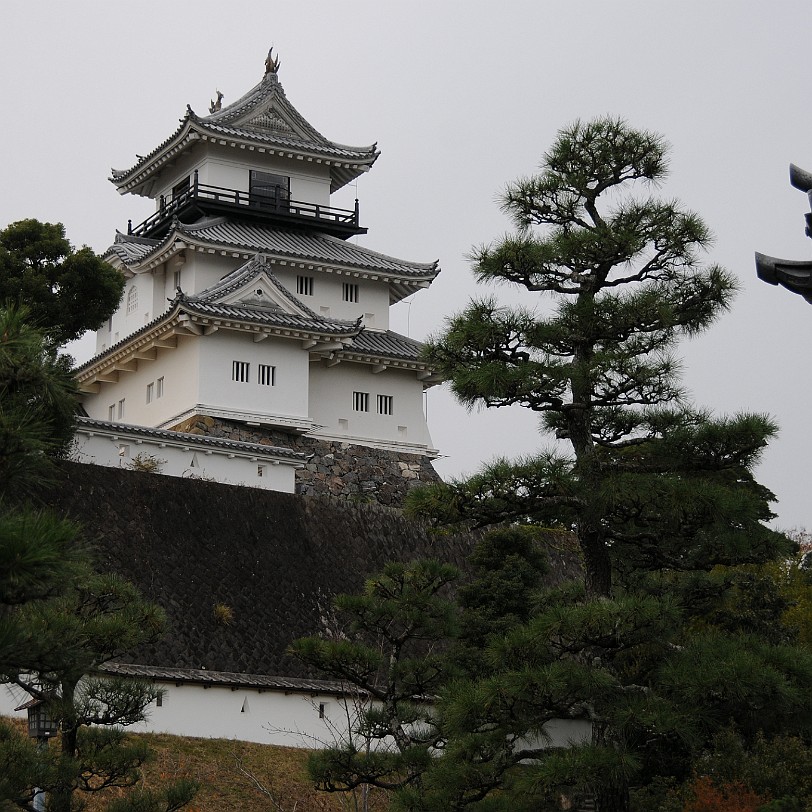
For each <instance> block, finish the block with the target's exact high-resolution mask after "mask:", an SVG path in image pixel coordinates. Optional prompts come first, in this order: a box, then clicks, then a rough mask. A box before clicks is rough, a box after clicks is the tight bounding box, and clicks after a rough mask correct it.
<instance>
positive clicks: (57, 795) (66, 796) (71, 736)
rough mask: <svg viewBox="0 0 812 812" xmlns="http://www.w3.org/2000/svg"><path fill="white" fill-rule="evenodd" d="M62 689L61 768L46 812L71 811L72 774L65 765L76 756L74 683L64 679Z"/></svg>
mask: <svg viewBox="0 0 812 812" xmlns="http://www.w3.org/2000/svg"><path fill="white" fill-rule="evenodd" d="M60 687H61V690H62V703H63V704H62V714H63V715H62V723H61V728H62V730H61V738H62V742H61V744H62V747H61V750H62V753H61V759H62V763H63V769H62V771H61V777H60V781H59V783H58V784H57V786H56V787H55V788H54V790H53V792H52V793H51V797H50V798H49V803H48V812H71V805H72V801H73V790H74V776H73V771H72V770H66V769H65V766H66V765H67V764H69V763H70V762H71V761H72V760H73V759H74V758H75V757H76V739H77V733H78V725H77V724H76V711H75V709H74V707H73V696H74V692H75V690H76V683H74V682H67V681H64V682H63V683H62V685H61V686H60Z"/></svg>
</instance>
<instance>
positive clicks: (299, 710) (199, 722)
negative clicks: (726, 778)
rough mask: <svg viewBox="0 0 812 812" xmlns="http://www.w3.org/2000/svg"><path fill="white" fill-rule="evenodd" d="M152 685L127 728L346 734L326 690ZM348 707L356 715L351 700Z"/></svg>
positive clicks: (554, 732) (571, 740) (318, 738)
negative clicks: (153, 691) (156, 697)
mask: <svg viewBox="0 0 812 812" xmlns="http://www.w3.org/2000/svg"><path fill="white" fill-rule="evenodd" d="M156 685H157V686H158V687H160V688H163V689H164V690H165V691H166V693H165V695H164V697H163V699H162V704H161V706H160V707H158V706H157V705H156V703H154V702H153V703H152V704H151V705H150V707H149V710H148V713H149V718H148V719H147V721H146V722H143V723H141V724H138V725H134V726H133V727H131V728H129V729H130V730H133V731H136V732H154V733H170V734H174V735H183V736H196V737H200V738H209V739H215V738H217V739H236V740H238V741H250V742H259V743H261V744H276V745H282V746H285V747H304V748H310V749H316V748H320V747H323V746H326V745H330V744H335V743H337V742H339V741H343V740H345V738H346V736H347V732H348V721H347V711H346V708H345V705H344V700H343V699H341V698H339V697H335V696H331V695H328V694H315V695H311V694H302V693H290V694H287V695H286V694H285V693H284V692H281V691H264V692H262V693H260V692H259V691H258V690H257V689H252V688H239V689H237V690H233V691H232V690H231V689H230V688H229V687H226V686H212V687H209V688H204V687H203V686H202V685H192V684H183V685H180V686H177V685H176V684H175V683H174V682H157V683H156ZM27 699H28V695H27V694H26V693H25V692H24V691H22V690H21V689H20V688H16V687H13V686H0V714H2V715H4V716H22V717H24V716H25V712H24V711H22V712H18V713H14V710H13V709H14V708H15V707H17V706H19V705H20V704H22V703H23V702H25V701H26V700H27ZM320 704H323V705H324V718H319V705H320ZM349 711H350V718H351V719H354V718H355V708H354V706H353V705H352V701H351V700H350V705H349ZM591 731H592V728H591V725H590V723H589V722H587V721H583V720H576V719H557V720H554V721H552V722H549V723H548V724H547V725H545V734H546V735H547V736H548V737H549V738H548V739H545V740H544V741H543V745H546V746H550V747H566V746H568V745H572V744H579V743H584V742H588V741H589V740H590V737H591Z"/></svg>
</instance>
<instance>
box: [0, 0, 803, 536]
mask: <svg viewBox="0 0 812 812" xmlns="http://www.w3.org/2000/svg"><path fill="white" fill-rule="evenodd" d="M810 31H812V3H810V2H809V0H773V2H771V3H766V2H763V0H696V1H695V2H693V1H692V2H686V1H685V0H683V1H682V2H681V1H680V0H676V1H672V2H668V3H665V2H657V0H622V1H621V2H612V0H580V2H569V1H565V2H549V1H548V0H502V2H482V1H480V0H459V2H450V1H445V2H444V1H443V0H431V2H429V1H428V0H426V1H425V2H421V0H409V2H401V1H400V0H389V2H361V0H346V1H345V2H338V0H310V1H309V2H307V3H301V2H297V3H294V2H286V3H283V2H274V1H273V0H263V2H253V1H252V2H231V3H223V2H221V0H218V2H211V1H210V0H194V2H186V1H185V0H173V1H172V2H167V0H158V1H157V2H156V0H139V1H138V2H133V3H124V2H110V1H109V0H105V1H104V2H103V1H102V0H99V2H90V0H73V1H72V2H70V3H66V2H59V0H52V1H51V2H42V1H41V0H3V3H2V5H1V6H0V38H2V47H0V75H2V76H3V78H4V81H3V84H2V91H1V94H2V95H1V96H0V99H2V101H1V102H0V103H1V104H2V129H1V130H0V133H1V134H0V139H2V141H1V142H0V143H1V144H2V165H3V167H4V178H3V192H2V195H0V225H5V224H6V223H9V222H12V221H14V220H19V219H22V218H25V217H36V218H39V219H41V220H47V221H51V222H54V221H61V222H64V223H65V225H66V227H67V231H68V236H69V238H70V239H71V240H72V242H74V243H75V244H76V245H81V244H88V245H90V246H91V247H92V248H94V249H95V250H97V251H99V252H101V251H103V250H104V249H105V248H106V247H107V246H108V245H109V244H110V243H111V242H112V240H113V237H114V235H115V231H116V229H122V230H125V229H126V225H127V219H128V218H132V220H133V221H134V222H139V221H141V220H142V219H144V218H145V217H146V216H147V215H148V214H149V213H150V212H151V203H150V201H148V200H145V199H142V198H134V197H124V198H122V197H120V196H119V195H118V194H117V192H116V191H115V189H114V187H113V186H112V184H110V183H109V181H108V180H107V178H108V177H109V174H110V168H111V167H115V168H128V167H130V166H131V165H132V164H133V163H134V162H135V154H136V153H138V154H142V155H143V154H145V153H147V152H149V151H150V150H151V149H153V148H154V147H155V146H157V145H158V144H159V143H160V142H161V141H163V140H164V139H165V138H167V137H168V136H169V135H170V134H171V133H172V132H173V131H174V130H175V128H176V126H177V122H178V119H179V118H180V117H181V116H182V115H183V113H184V110H185V108H186V105H187V104H190V105H191V107H192V108H193V109H194V110H195V111H196V112H198V113H201V114H205V113H206V112H207V110H208V105H209V101H210V99H211V98H213V97H214V96H215V91H216V90H217V89H219V90H221V91H222V92H223V94H224V104H229V103H230V102H233V101H235V100H236V99H237V98H238V97H239V96H240V95H242V94H243V93H244V92H245V91H246V90H248V89H250V88H251V87H253V85H254V84H256V82H258V81H259V79H260V78H261V77H262V74H263V72H264V64H263V63H264V59H265V55H266V53H267V50H268V47H269V46H270V45H271V44H273V45H274V46H275V50H276V52H277V53H278V54H279V57H280V59H281V62H282V66H281V69H280V73H279V76H280V81H281V82H282V85H283V86H284V88H285V91H286V93H287V96H288V98H289V99H290V101H291V102H292V103H293V105H294V106H295V107H296V108H297V109H298V110H299V112H301V113H302V114H303V115H304V116H305V118H307V119H308V121H310V123H311V124H313V126H315V127H316V128H317V129H318V130H320V131H321V132H322V133H324V135H326V136H327V137H328V138H330V139H332V140H335V141H339V142H342V143H348V144H357V145H362V144H368V143H371V142H373V141H377V142H378V146H379V148H380V149H381V151H382V155H381V157H380V158H379V160H378V162H377V163H376V165H375V167H374V168H373V170H372V172H370V173H369V174H368V175H365V176H363V177H362V178H361V179H360V180H359V181H358V184H357V189H356V188H351V189H349V190H347V193H346V194H345V195H344V196H343V197H337V198H336V199H335V205H343V203H346V204H347V205H351V199H352V197H354V196H355V194H356V192H357V195H358V197H359V198H360V206H361V219H362V224H363V225H365V226H366V227H367V228H368V229H369V234H368V235H367V236H365V237H362V238H360V242H361V243H362V244H364V245H366V246H368V247H370V248H373V249H375V250H379V251H383V252H385V253H388V254H392V255H394V256H398V257H401V258H404V259H411V260H417V261H431V260H434V259H439V260H440V265H441V267H442V273H441V275H440V277H439V278H438V280H437V281H436V282H435V283H434V285H433V286H432V287H431V288H430V289H429V290H428V291H424V292H421V293H420V294H418V295H416V296H414V297H412V299H410V304H409V303H407V304H401V305H398V306H397V307H396V308H395V313H394V323H393V327H394V329H398V330H400V331H401V332H409V333H410V334H411V335H412V336H413V337H416V338H423V337H425V336H426V335H427V334H429V333H431V332H433V331H435V330H437V329H438V328H439V327H440V326H441V324H442V321H443V318H444V317H445V316H447V315H449V314H450V313H452V312H454V311H456V310H459V309H461V308H462V307H463V306H464V304H465V303H466V301H467V300H468V298H469V297H471V296H472V295H476V294H477V293H478V291H477V290H476V286H475V285H474V284H473V282H472V280H471V276H470V273H469V270H468V264H467V262H466V259H465V255H466V253H467V252H468V251H469V250H470V248H471V246H472V245H474V244H478V243H482V242H488V241H490V240H492V239H494V238H497V237H499V236H500V235H501V234H503V233H505V231H506V230H507V229H508V227H509V224H508V223H507V221H506V219H505V218H504V216H503V215H502V214H501V213H500V211H499V208H498V206H497V204H496V199H497V196H498V194H499V191H500V189H502V188H503V186H504V184H505V183H506V182H507V181H509V180H512V179H515V178H516V177H518V176H520V175H524V174H528V173H530V172H532V171H533V170H534V169H535V168H536V167H537V165H538V162H539V159H540V156H541V154H542V153H543V152H544V150H545V149H546V148H547V146H548V145H549V144H550V142H551V141H552V139H553V137H554V135H555V133H556V131H557V130H558V129H559V128H561V127H562V126H564V125H566V124H568V123H570V122H572V121H573V120H574V119H576V118H591V117H593V116H597V115H603V114H607V113H608V114H612V115H620V116H623V117H625V118H626V119H627V120H628V121H629V122H630V123H631V124H633V125H634V126H636V127H640V128H646V129H650V130H654V131H657V132H660V133H662V134H664V135H665V136H666V137H667V139H668V141H669V142H670V144H671V145H672V153H671V176H670V178H669V181H668V182H667V184H666V185H665V186H664V187H663V189H662V194H663V195H664V196H666V197H676V198H679V199H680V200H681V201H682V202H683V203H684V204H685V205H686V206H688V207H690V208H691V209H694V210H695V211H697V212H699V213H700V214H701V215H702V216H703V217H704V218H705V220H706V221H707V223H708V225H709V226H710V227H711V228H712V229H713V231H714V233H715V234H716V242H715V245H714V247H713V250H712V251H711V253H710V255H709V260H711V261H714V262H718V263H720V264H722V265H724V266H726V267H727V268H728V269H729V270H730V271H732V272H733V273H734V274H735V275H736V276H737V277H738V278H739V280H740V282H741V287H742V291H741V293H740V295H739V297H738V299H737V301H736V303H735V305H734V309H733V311H732V312H731V313H730V314H728V315H726V316H725V317H723V318H722V319H721V320H720V321H719V322H718V323H717V324H716V325H715V326H714V327H713V328H712V329H711V330H710V331H709V332H708V333H707V334H705V335H704V336H702V337H701V338H699V339H695V340H693V341H692V342H690V343H688V344H686V345H684V347H683V351H682V352H681V354H682V356H683V358H684V363H685V382H686V384H687V386H688V387H689V389H690V390H691V392H692V393H693V396H694V398H695V400H696V402H697V403H698V404H700V405H704V406H707V407H709V408H711V409H713V410H715V411H716V412H717V413H720V414H722V413H734V412H737V411H742V410H746V411H755V412H766V413H769V414H771V415H773V416H774V417H775V418H776V419H777V421H778V422H779V424H780V426H781V434H780V437H779V439H778V440H777V441H776V442H774V443H773V445H772V446H771V447H770V449H769V450H768V452H767V453H766V454H765V456H764V460H763V462H762V464H761V466H760V468H759V471H758V476H759V479H760V481H761V482H763V483H764V484H765V485H767V486H768V487H769V488H771V489H772V490H773V492H774V493H775V494H776V496H777V497H778V500H779V501H778V503H777V505H776V507H775V510H776V512H777V513H778V517H779V518H778V522H777V523H778V526H780V527H782V528H784V529H788V528H792V527H800V526H805V527H810V528H812V505H810V500H809V492H810V491H809V482H810V476H809V467H810V461H811V460H812V432H811V431H810V426H811V425H812V408H810V403H809V397H810V391H811V389H810V383H809V381H810V372H811V371H812V308H810V307H809V305H808V304H806V303H805V302H804V301H803V300H802V299H801V298H800V297H798V296H793V295H791V294H789V293H788V292H786V291H784V290H782V289H779V288H773V287H771V286H768V285H766V284H764V283H763V282H759V281H758V280H757V278H756V276H755V270H754V262H753V253H754V251H757V250H758V251H761V252H763V253H767V254H771V255H773V256H779V257H782V258H789V259H807V258H809V257H810V255H812V241H810V240H809V239H808V238H806V237H805V236H804V219H803V215H804V213H805V212H807V211H809V206H808V202H807V199H806V197H805V195H803V194H802V193H801V192H798V191H796V190H794V189H792V188H791V187H790V186H789V182H788V177H787V167H788V164H789V163H790V161H792V162H794V163H797V164H799V165H800V166H802V167H805V168H807V169H810V170H812V94H810V85H811V84H812V83H811V82H810V80H811V79H812V49H810V37H809V34H810ZM342 201H343V202H342ZM480 292H482V293H485V292H487V291H480ZM499 292H500V293H501V292H502V291H501V290H500V291H499ZM525 301H526V302H528V303H531V302H532V299H531V298H530V297H525ZM88 347H89V344H88V343H87V342H85V343H83V344H81V345H80V346H79V347H77V348H75V350H74V352H75V354H76V356H77V358H78V359H79V360H85V359H86V358H87V357H89V354H90V350H89V349H88ZM428 411H429V424H430V427H431V430H432V435H433V439H434V443H435V445H436V446H437V447H438V448H439V449H440V450H441V452H442V454H443V455H445V456H444V457H443V458H441V459H440V460H439V461H438V462H437V468H438V470H439V471H440V473H441V474H443V475H444V476H449V475H460V474H463V473H468V472H472V471H474V470H475V469H476V468H477V467H478V465H479V463H480V461H483V460H487V459H491V458H493V457H494V456H496V455H507V456H511V457H512V456H516V455H519V454H526V453H531V452H533V451H534V450H537V449H538V448H540V447H541V446H542V445H544V444H545V443H546V442H547V441H546V440H545V439H544V438H542V437H541V436H540V435H539V433H538V430H537V423H536V419H535V418H534V416H533V415H530V414H525V413H523V412H522V411H521V410H518V409H517V410H511V411H505V410H491V411H488V412H485V413H479V414H477V413H475V414H467V413H466V412H465V411H464V410H463V409H462V408H461V407H459V406H458V405H456V404H455V403H454V401H453V399H452V398H451V396H450V395H449V394H448V392H447V391H444V390H441V389H439V388H435V389H433V390H432V391H431V393H430V395H429V400H428Z"/></svg>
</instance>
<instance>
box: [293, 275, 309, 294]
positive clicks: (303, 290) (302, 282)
mask: <svg viewBox="0 0 812 812" xmlns="http://www.w3.org/2000/svg"><path fill="white" fill-rule="evenodd" d="M296 293H298V294H300V295H301V296H312V295H313V277H312V276H297V277H296Z"/></svg>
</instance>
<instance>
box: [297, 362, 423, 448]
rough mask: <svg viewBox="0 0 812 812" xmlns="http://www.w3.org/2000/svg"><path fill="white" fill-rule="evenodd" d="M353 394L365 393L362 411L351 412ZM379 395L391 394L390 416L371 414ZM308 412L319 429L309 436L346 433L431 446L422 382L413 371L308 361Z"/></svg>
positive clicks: (351, 435) (375, 409)
mask: <svg viewBox="0 0 812 812" xmlns="http://www.w3.org/2000/svg"><path fill="white" fill-rule="evenodd" d="M353 392H368V393H369V411H368V412H356V411H354V410H353ZM379 394H380V395H391V396H392V398H393V413H392V414H391V415H380V414H377V397H376V396H377V395H379ZM310 415H311V417H312V418H313V421H314V422H315V423H317V424H318V425H319V426H322V427H323V428H321V429H319V430H318V431H317V432H315V434H328V435H331V436H335V435H342V434H346V435H348V436H349V437H369V438H371V439H377V440H386V441H390V442H395V443H404V444H409V445H416V446H425V447H428V448H431V437H430V435H429V430H428V427H427V425H426V419H425V417H424V415H423V385H422V384H421V383H420V381H418V380H417V376H416V374H415V373H414V372H409V371H400V370H395V369H387V370H386V371H384V372H379V373H377V374H375V373H373V372H372V367H371V366H368V365H366V364H352V363H347V362H343V363H340V364H336V365H335V366H333V367H327V366H326V365H324V364H315V363H314V364H311V369H310ZM342 420H344V421H346V426H345V425H344V424H343V423H342V422H340V421H342Z"/></svg>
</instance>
